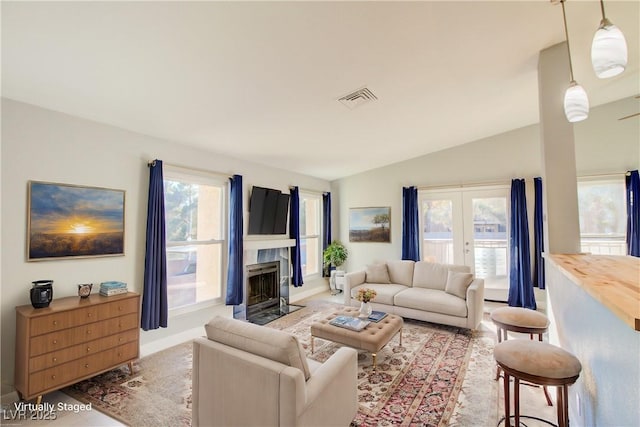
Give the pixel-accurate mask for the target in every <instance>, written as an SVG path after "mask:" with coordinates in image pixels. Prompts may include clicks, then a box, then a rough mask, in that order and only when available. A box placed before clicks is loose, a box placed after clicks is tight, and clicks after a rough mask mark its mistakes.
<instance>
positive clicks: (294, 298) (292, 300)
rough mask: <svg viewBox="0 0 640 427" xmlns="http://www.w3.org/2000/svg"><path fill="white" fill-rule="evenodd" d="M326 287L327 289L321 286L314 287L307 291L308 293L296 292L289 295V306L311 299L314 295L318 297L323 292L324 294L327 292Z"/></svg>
mask: <svg viewBox="0 0 640 427" xmlns="http://www.w3.org/2000/svg"><path fill="white" fill-rule="evenodd" d="M328 288H329V287H328V286H327V287H323V286H314V287H312V288H311V289H309V290H308V291H302V292H296V294H295V295H290V296H289V304H296V303H299V302H300V301H302V300H305V299H307V298H311V297H312V296H314V295H318V294H321V293H323V292H326V291H327V290H328Z"/></svg>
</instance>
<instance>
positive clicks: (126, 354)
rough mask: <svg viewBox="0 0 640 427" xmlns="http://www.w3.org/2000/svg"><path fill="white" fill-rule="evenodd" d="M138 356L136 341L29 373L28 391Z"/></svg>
mask: <svg viewBox="0 0 640 427" xmlns="http://www.w3.org/2000/svg"><path fill="white" fill-rule="evenodd" d="M137 357H138V341H135V342H130V343H127V344H123V345H121V346H118V347H116V348H112V349H109V350H105V351H103V352H100V353H97V354H94V355H92V356H87V357H83V358H82V359H78V360H74V361H72V362H68V363H65V364H62V365H60V366H56V367H53V368H49V369H45V370H43V371H39V372H36V373H33V374H31V375H29V393H30V394H31V395H34V394H39V393H40V392H42V391H45V390H49V389H54V388H58V387H61V386H64V385H65V384H68V383H71V382H77V381H80V380H81V379H84V378H90V377H91V376H93V375H94V374H97V373H99V372H102V371H105V370H107V369H109V368H111V367H117V366H118V365H119V364H122V363H125V362H128V361H129V360H132V359H135V358H137Z"/></svg>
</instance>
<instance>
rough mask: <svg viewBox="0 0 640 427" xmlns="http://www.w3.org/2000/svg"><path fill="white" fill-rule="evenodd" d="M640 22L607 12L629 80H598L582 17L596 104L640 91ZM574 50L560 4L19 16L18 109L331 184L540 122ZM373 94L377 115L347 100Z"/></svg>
mask: <svg viewBox="0 0 640 427" xmlns="http://www.w3.org/2000/svg"><path fill="white" fill-rule="evenodd" d="M639 6H640V0H634V1H626V2H625V1H613V0H610V1H607V2H606V3H605V7H606V12H607V17H608V18H609V19H610V20H611V21H612V22H613V23H614V24H616V25H618V26H619V27H620V28H621V29H622V31H623V32H624V34H625V36H626V39H627V43H628V45H629V65H628V67H627V70H626V71H625V73H623V74H622V75H621V76H618V77H615V78H613V79H608V80H599V79H597V78H596V77H595V76H594V73H593V71H592V70H591V66H590V59H589V50H590V46H591V38H592V37H593V33H594V32H595V30H596V28H597V26H598V23H599V20H600V15H599V14H600V8H599V4H598V3H597V2H593V1H578V0H574V1H568V2H567V3H566V9H567V20H568V26H569V37H570V42H571V50H572V56H573V59H574V72H575V77H576V80H578V82H579V83H580V84H582V86H584V87H585V89H586V90H587V92H588V93H589V97H590V101H591V104H592V106H595V105H599V104H603V103H607V102H611V101H614V100H617V99H620V98H624V97H627V96H631V95H635V94H638V93H639V92H640V88H639V85H640V83H639V82H640V77H639V76H640V73H639V56H640V55H639V47H638V40H639V39H640V35H639V32H638V27H639V25H638V22H640V7H639ZM563 40H564V32H563V26H562V11H561V7H560V6H559V5H552V4H551V2H549V1H548V0H536V1H491V2H484V1H469V2H455V1H439V2H277V3H276V2H107V3H104V2H42V3H33V2H16V3H11V2H6V1H3V2H2V94H3V96H4V97H7V98H11V99H15V100H18V101H23V102H27V103H30V104H35V105H39V106H42V107H45V108H49V109H52V110H57V111H61V112H64V113H68V114H72V115H75V116H79V117H84V118H87V119H91V120H96V121H99V122H103V123H108V124H111V125H114V126H118V127H121V128H125V129H129V130H132V131H136V132H140V133H143V134H147V135H152V136H156V137H160V138H165V139H169V140H172V141H176V142H180V143H183V144H189V145H193V146H197V147H202V148H205V149H208V150H211V151H213V152H217V153H224V154H226V155H230V156H233V157H238V158H243V159H247V160H250V161H253V162H258V163H262V164H267V165H271V166H278V167H281V168H284V169H288V170H293V171H297V172H300V173H304V174H308V175H312V176H316V177H319V178H324V179H329V180H332V179H336V178H340V177H344V176H348V175H351V174H354V173H358V172H361V171H364V170H368V169H372V168H375V167H380V166H384V165H387V164H390V163H395V162H398V161H402V160H405V159H409V158H413V157H416V156H420V155H423V154H427V153H430V152H434V151H437V150H442V149H444V148H448V147H452V146H455V145H459V144H464V143H467V142H470V141H473V140H477V139H480V138H484V137H488V136H491V135H495V134H498V133H502V132H505V131H508V130H511V129H515V128H519V127H522V126H527V125H530V124H533V123H537V122H538V93H537V91H538V89H537V72H536V69H537V60H538V53H539V51H540V50H542V49H545V48H547V47H549V46H552V45H554V44H556V43H559V42H562V41H563ZM567 74H568V73H567ZM568 79H569V77H568V75H567V82H568ZM363 86H366V87H368V88H369V89H370V90H371V91H372V92H373V93H374V94H375V95H376V96H377V97H378V101H376V102H373V103H370V104H365V105H362V106H360V107H358V108H356V109H353V110H350V109H348V108H346V107H345V106H344V105H342V104H340V103H339V102H338V101H337V99H338V98H339V97H341V96H343V95H345V94H347V93H349V92H351V91H353V90H355V89H359V88H361V87H363ZM630 113H633V111H632V112H630Z"/></svg>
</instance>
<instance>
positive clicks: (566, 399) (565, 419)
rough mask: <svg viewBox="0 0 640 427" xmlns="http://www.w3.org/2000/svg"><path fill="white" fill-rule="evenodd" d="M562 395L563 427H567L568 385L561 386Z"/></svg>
mask: <svg viewBox="0 0 640 427" xmlns="http://www.w3.org/2000/svg"><path fill="white" fill-rule="evenodd" d="M562 394H563V395H564V398H563V399H562V404H563V406H564V409H563V411H562V412H564V417H563V420H564V426H565V427H569V386H568V385H566V384H565V385H563V386H562Z"/></svg>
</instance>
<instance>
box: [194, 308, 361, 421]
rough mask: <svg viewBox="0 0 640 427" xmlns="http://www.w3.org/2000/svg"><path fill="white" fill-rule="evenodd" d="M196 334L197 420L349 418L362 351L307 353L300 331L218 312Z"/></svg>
mask: <svg viewBox="0 0 640 427" xmlns="http://www.w3.org/2000/svg"><path fill="white" fill-rule="evenodd" d="M205 330H206V332H207V338H198V339H196V340H195V341H194V342H193V375H192V382H193V407H192V415H193V419H192V425H193V426H214V425H215V426H320V425H322V426H348V425H349V423H350V422H351V421H352V420H353V418H354V417H355V415H356V411H357V408H358V402H357V389H356V387H357V382H356V377H357V367H358V361H357V351H356V350H354V349H352V348H348V347H342V348H340V349H338V351H337V352H336V353H334V354H333V355H332V356H331V357H330V358H329V359H328V360H327V361H326V362H324V363H318V362H315V361H312V360H307V359H306V357H305V353H304V350H303V349H302V346H301V345H300V344H299V342H298V340H297V339H296V337H294V336H292V335H290V334H287V333H286V332H283V331H279V330H276V329H271V328H267V327H264V326H258V325H254V324H251V323H246V322H242V321H240V320H235V319H230V318H224V317H220V316H216V317H214V318H213V319H212V320H211V321H210V322H209V323H208V324H207V325H205Z"/></svg>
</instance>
